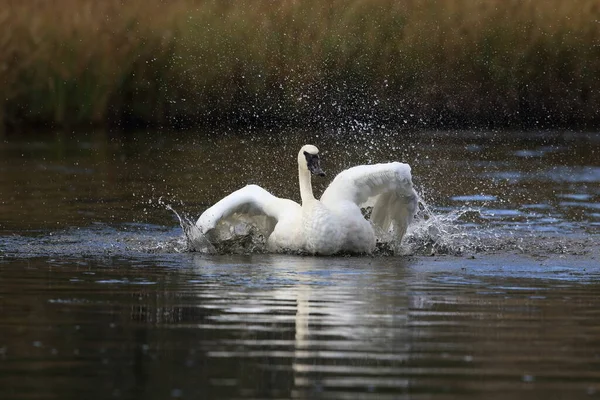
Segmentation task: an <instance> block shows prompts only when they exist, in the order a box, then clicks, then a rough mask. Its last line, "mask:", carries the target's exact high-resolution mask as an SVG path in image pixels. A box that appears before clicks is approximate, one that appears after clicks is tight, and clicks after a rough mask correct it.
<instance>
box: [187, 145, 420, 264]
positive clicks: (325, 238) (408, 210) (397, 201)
mask: <svg viewBox="0 0 600 400" xmlns="http://www.w3.org/2000/svg"><path fill="white" fill-rule="evenodd" d="M311 174H314V175H325V174H324V172H323V171H322V169H321V166H320V161H319V150H318V149H317V148H316V147H315V146H312V145H305V146H303V147H302V148H301V149H300V152H299V153H298V177H299V183H300V196H301V198H302V204H301V205H300V204H298V203H296V202H294V201H292V200H288V199H281V198H278V197H276V196H273V195H272V194H271V193H269V192H267V191H266V190H264V189H263V188H261V187H259V186H257V185H248V186H246V187H244V188H242V189H239V190H237V191H235V192H233V193H231V194H230V195H228V196H226V197H224V198H223V199H221V200H220V201H219V202H217V203H216V204H215V205H213V206H212V207H210V208H208V209H207V210H206V211H205V212H204V213H203V214H202V215H201V216H200V218H199V219H198V221H197V222H196V227H197V228H198V229H200V231H201V233H202V234H204V235H206V236H207V238H208V239H209V240H210V239H211V236H212V235H213V233H214V232H215V228H216V227H217V224H218V223H219V221H221V220H224V219H227V218H230V217H238V218H242V216H243V217H245V218H250V220H251V221H252V222H253V223H255V224H257V225H259V226H260V227H261V228H262V230H263V231H265V232H266V233H267V234H268V239H267V249H268V250H269V251H272V252H285V251H301V252H308V253H311V254H322V255H330V254H335V253H339V252H347V253H367V254H370V253H372V252H373V251H374V250H375V245H376V230H378V231H381V232H385V233H392V234H393V235H394V237H395V239H396V240H397V242H398V243H399V242H400V241H401V240H402V237H403V236H404V234H405V233H406V229H407V227H408V224H410V222H411V221H412V219H413V216H414V214H415V212H416V210H417V194H416V192H415V191H414V189H413V185H412V177H411V171H410V166H408V164H403V163H399V162H391V163H386V164H375V165H360V166H356V167H353V168H349V169H347V170H345V171H343V172H341V173H339V174H338V175H337V176H336V177H335V179H334V180H333V182H331V184H330V185H329V187H328V188H327V189H326V190H325V192H324V193H323V196H322V197H321V199H320V200H317V199H316V198H315V197H314V195H313V191H312V185H311ZM365 207H372V212H371V217H370V220H367V219H365V217H364V216H363V213H362V211H361V208H365Z"/></svg>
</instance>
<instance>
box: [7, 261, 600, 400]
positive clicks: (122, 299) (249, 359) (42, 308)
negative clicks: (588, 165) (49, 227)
mask: <svg viewBox="0 0 600 400" xmlns="http://www.w3.org/2000/svg"><path fill="white" fill-rule="evenodd" d="M172 257H179V259H178V267H176V268H174V267H172V266H169V263H168V262H167V263H165V266H160V265H152V263H151V261H150V260H147V261H148V262H149V263H144V262H142V263H140V265H127V263H125V262H124V261H123V260H113V261H111V262H102V261H101V260H95V259H89V260H87V261H82V260H79V261H78V262H64V260H52V259H39V258H37V259H30V260H28V262H27V264H26V265H24V264H23V263H22V262H18V261H7V260H5V261H3V262H2V264H0V267H1V268H0V293H1V295H2V297H1V303H0V304H1V308H2V314H3V318H2V320H1V322H0V332H1V333H2V335H1V336H0V397H1V398H3V399H9V398H30V397H31V398H34V397H35V398H37V397H40V396H42V397H45V398H56V399H66V398H74V399H75V398H98V399H104V398H111V397H116V398H157V399H159V398H198V397H202V398H225V397H227V398H232V397H235V398H238V397H248V398H262V397H278V398H290V397H300V398H306V397H317V396H318V397H325V398H354V397H356V396H358V395H360V396H361V397H363V398H386V397H390V398H396V397H397V396H398V395H402V394H410V395H411V397H416V398H419V397H426V398H446V397H455V396H459V395H480V396H482V397H483V396H485V397H486V398H489V397H491V398H505V396H506V395H507V394H510V395H511V397H514V398H523V399H532V398H539V399H543V398H548V397H549V396H550V397H551V396H553V395H554V394H556V393H557V391H559V392H560V393H561V394H562V396H563V397H564V398H579V397H585V396H588V395H589V394H595V393H596V392H597V391H598V390H600V385H599V383H598V382H600V370H599V369H598V368H597V364H598V357H600V336H599V335H598V333H599V332H600V311H599V310H600V299H599V298H598V296H597V295H596V293H597V291H598V290H600V284H599V282H600V269H598V267H597V266H596V268H591V269H590V270H589V272H587V273H586V274H585V275H586V276H583V275H584V274H583V273H582V268H568V267H560V266H549V267H548V268H539V267H537V266H536V265H535V264H534V263H531V264H529V265H520V266H513V267H512V268H509V269H508V270H506V269H505V268H504V267H490V266H489V265H486V264H485V263H486V261H476V260H470V261H466V260H465V261H464V264H463V265H464V268H465V269H463V268H461V267H459V266H456V265H447V264H446V262H445V261H443V260H442V261H434V262H424V261H420V262H414V261H410V260H406V259H401V258H384V259H379V260H377V261H376V262H374V261H373V259H361V258H312V257H294V256H268V255H262V256H259V255H254V256H199V255H192V254H188V255H172ZM99 261H100V262H99ZM105 261H106V260H105ZM171 261H173V260H171ZM132 264H133V263H132ZM159 264H162V263H160V262H159Z"/></svg>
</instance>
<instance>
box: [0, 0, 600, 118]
mask: <svg viewBox="0 0 600 400" xmlns="http://www.w3.org/2000/svg"><path fill="white" fill-rule="evenodd" d="M599 20H600V3H599V2H598V1H596V0H571V1H568V2H566V1H563V0H404V1H394V0H354V1H345V0H329V1H320V0H302V1H300V0H280V1H267V0H236V1H234V0H170V1H162V0H145V1H143V0H102V1H98V0H20V1H16V0H4V6H3V7H1V8H0V93H1V94H2V96H1V97H0V118H3V120H4V123H5V124H8V125H9V126H19V125H36V124H42V125H85V124H121V125H137V124H160V125H175V126H186V125H194V124H196V123H206V122H210V123H228V124H234V123H254V122H259V123H265V122H281V123H284V122H285V123H291V124H307V123H317V124H324V125H327V124H328V123H331V124H333V123H338V122H339V120H340V119H342V120H344V119H362V120H372V121H384V122H385V123H387V122H391V123H400V124H404V123H406V124H408V125H411V126H413V125H415V124H416V125H418V124H430V125H431V124H433V125H439V126H444V125H447V124H455V125H463V126H464V125H471V126H472V125H489V124H540V125H569V124H578V125H582V124H597V123H598V122H599V121H600V90H599V89H600V23H598V21H599Z"/></svg>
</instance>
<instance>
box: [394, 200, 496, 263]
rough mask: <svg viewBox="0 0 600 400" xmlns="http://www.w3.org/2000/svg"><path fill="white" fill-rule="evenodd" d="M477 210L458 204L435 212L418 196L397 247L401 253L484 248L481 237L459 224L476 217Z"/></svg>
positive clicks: (428, 252)
mask: <svg viewBox="0 0 600 400" xmlns="http://www.w3.org/2000/svg"><path fill="white" fill-rule="evenodd" d="M480 213H481V212H480V210H479V209H477V208H472V207H461V208H459V209H456V210H452V211H450V212H448V213H446V214H442V213H436V212H434V211H433V210H432V209H431V207H430V206H429V205H428V204H427V202H426V201H425V200H424V199H423V198H422V197H419V211H418V213H417V215H416V217H415V220H414V222H413V223H412V224H411V225H410V226H409V227H408V231H407V233H406V236H405V237H404V240H403V242H402V244H401V246H400V251H399V253H400V254H403V255H413V254H414V255H435V254H451V255H462V254H464V253H467V252H480V251H484V250H485V245H484V243H483V241H482V238H481V237H479V236H478V235H476V234H475V233H474V232H473V231H472V230H469V229H467V227H466V226H465V225H464V224H462V223H461V220H463V219H468V218H472V217H473V216H479V215H480Z"/></svg>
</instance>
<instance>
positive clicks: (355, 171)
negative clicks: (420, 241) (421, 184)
mask: <svg viewBox="0 0 600 400" xmlns="http://www.w3.org/2000/svg"><path fill="white" fill-rule="evenodd" d="M321 201H322V202H323V203H324V204H326V205H327V206H329V207H332V208H335V207H336V205H337V204H342V203H343V202H348V201H349V202H352V203H354V204H356V205H357V206H358V207H361V208H365V207H373V210H372V212H371V218H370V220H371V222H372V223H373V224H374V225H376V226H378V227H379V228H381V229H382V230H383V231H384V232H390V231H393V232H394V233H395V234H396V235H398V237H399V238H402V236H404V234H405V233H406V228H407V226H408V224H409V223H410V222H412V220H413V217H414V215H415V213H416V211H417V193H416V192H415V190H414V189H413V184H412V176H411V173H410V166H409V165H408V164H403V163H399V162H391V163H387V164H375V165H359V166H356V167H352V168H349V169H347V170H345V171H342V172H341V173H339V174H338V175H337V176H336V177H335V179H334V180H333V182H331V184H330V185H329V187H328V188H327V189H326V190H325V192H324V193H323V196H322V197H321Z"/></svg>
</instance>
